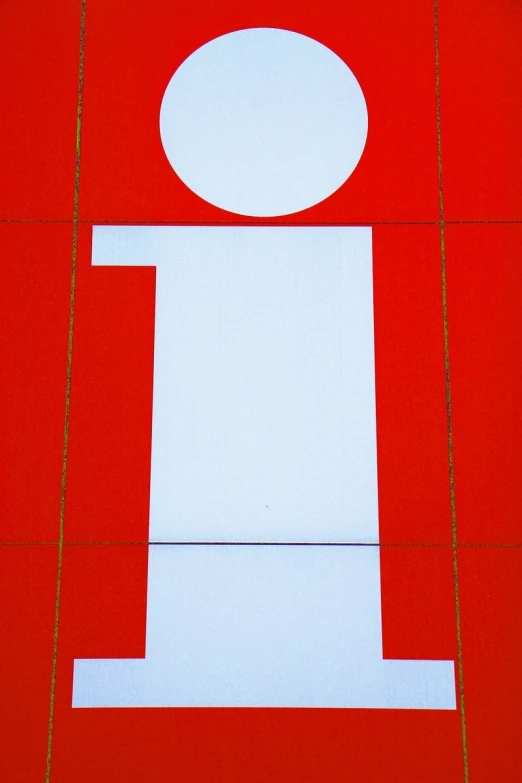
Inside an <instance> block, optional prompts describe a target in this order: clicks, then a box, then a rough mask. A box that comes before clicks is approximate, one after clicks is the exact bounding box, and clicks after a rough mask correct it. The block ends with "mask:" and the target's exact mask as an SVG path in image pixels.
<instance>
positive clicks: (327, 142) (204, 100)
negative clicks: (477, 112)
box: [160, 27, 368, 217]
mask: <svg viewBox="0 0 522 783" xmlns="http://www.w3.org/2000/svg"><path fill="white" fill-rule="evenodd" d="M160 132H161V139H162V142H163V147H164V149H165V153H166V155H167V158H168V159H169V162H170V164H171V166H172V167H173V168H174V170H175V171H176V173H177V174H178V176H179V177H180V178H181V179H182V180H183V182H184V183H185V184H186V185H187V186H188V187H189V188H190V189H191V190H193V191H194V192H195V193H197V194H198V195H199V196H201V198H203V199H205V200H206V201H208V202H210V203H211V204H214V205H215V206H218V207H221V208H222V209H226V210H229V211H230V212H236V213H239V214H243V215H255V216H265V217H266V216H274V215H285V214H289V213H293V212H298V211H300V210H303V209H306V208H307V207H311V206H313V205H314V204H317V203H318V202H320V201H322V200H323V199H325V198H327V197H328V196H330V195H331V194H332V193H333V192H334V191H336V190H337V189H338V188H339V187H340V186H341V185H342V184H343V183H344V182H345V181H346V179H347V178H348V177H349V176H350V174H351V173H352V172H353V170H354V169H355V167H356V166H357V163H358V162H359V159H360V157H361V155H362V152H363V149H364V146H365V143H366V136H367V132H368V114H367V109H366V102H365V99H364V95H363V92H362V90H361V87H360V86H359V83H358V81H357V79H356V78H355V76H354V74H353V73H352V72H351V70H350V69H349V68H348V66H347V65H346V63H344V62H343V61H342V60H341V59H340V58H339V57H338V56H337V55H336V54H335V53H334V52H332V51H331V50H330V49H328V48H327V47H326V46H324V45H323V44H321V43H319V42H318V41H315V40H314V39H312V38H309V37H307V36H305V35H300V34H298V33H295V32H291V31H289V30H280V29H275V28H266V27H258V28H251V29H247V30H238V31H236V32H232V33H228V34H227V35H223V36H220V37H219V38H215V39H214V40H212V41H209V42H208V43H206V44H205V45H204V46H202V47H201V48H199V49H197V51H195V52H194V53H193V54H191V55H190V57H188V58H187V59H186V60H185V61H184V62H183V63H182V64H181V66H180V67H179V68H178V69H177V70H176V72H175V73H174V75H173V77H172V79H171V81H170V83H169V85H168V87H167V89H166V91H165V95H164V98H163V103H162V106H161V115H160Z"/></svg>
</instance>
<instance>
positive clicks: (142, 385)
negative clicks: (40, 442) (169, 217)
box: [65, 225, 451, 543]
mask: <svg viewBox="0 0 522 783" xmlns="http://www.w3.org/2000/svg"><path fill="white" fill-rule="evenodd" d="M90 234H91V227H90V226H87V225H82V226H81V229H80V235H79V256H78V275H77V289H76V311H75V338H74V369H73V383H72V398H71V426H70V448H69V463H68V481H67V515H66V527H65V533H66V537H67V540H69V541H106V542H107V541H120V542H125V541H146V540H148V509H149V481H150V453H151V420H152V379H153V350H154V298H155V290H154V289H155V277H154V270H153V269H150V268H148V269H147V268H134V269H131V268H127V269H126V268H119V267H118V268H116V267H113V268H111V267H105V268H103V267H100V268H92V267H91V236H90ZM373 256H374V310H375V341H376V391H377V441H378V470H379V513H380V531H381V540H382V541H383V542H389V543H428V542H431V543H449V542H450V541H451V515H450V505H449V499H450V495H449V466H448V446H447V423H446V407H445V381H444V335H443V317H442V294H441V271H440V239H439V231H438V228H437V227H436V226H414V227H411V226H410V227H407V226H402V227H401V226H389V227H385V226H378V227H377V228H376V229H375V230H374V232H373Z"/></svg>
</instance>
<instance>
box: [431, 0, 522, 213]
mask: <svg viewBox="0 0 522 783" xmlns="http://www.w3.org/2000/svg"><path fill="white" fill-rule="evenodd" d="M439 6H440V13H439V18H440V25H439V37H440V90H441V122H442V152H443V163H444V201H445V211H446V219H448V220H522V184H521V183H522V155H521V154H520V124H521V122H522V105H521V103H520V81H521V79H522V47H521V46H520V40H521V37H522V6H521V4H520V3H519V2H518V0H494V2H493V0H464V2H459V3H455V2H453V1H452V0H439Z"/></svg>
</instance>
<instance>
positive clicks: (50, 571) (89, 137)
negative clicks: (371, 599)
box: [0, 0, 522, 783]
mask: <svg viewBox="0 0 522 783" xmlns="http://www.w3.org/2000/svg"><path fill="white" fill-rule="evenodd" d="M439 6H440V8H439V19H440V25H439V30H438V33H439V44H440V45H439V55H440V58H439V59H440V98H441V131H442V163H443V173H444V177H443V185H444V189H443V196H444V207H445V217H446V221H447V223H446V226H445V240H446V241H445V249H446V264H447V303H448V325H449V333H448V337H449V357H450V366H451V400H452V414H453V444H454V464H455V504H456V505H455V510H456V536H457V540H458V542H459V547H458V550H457V562H458V575H459V587H460V605H459V608H460V629H461V640H462V648H461V649H462V667H463V675H464V679H463V687H464V701H465V716H464V717H465V736H466V743H467V751H468V758H467V776H466V772H465V763H464V753H463V742H462V732H461V715H460V710H457V711H455V712H422V711H417V712H414V711H408V710H402V711H380V710H270V709H267V710H257V709H247V710H245V709H234V710H225V709H218V710H205V709H197V710H169V709H157V710H126V709H124V710H73V709H72V707H71V687H72V666H73V659H74V658H77V657H98V656H121V657H133V656H140V655H143V652H144V642H145V611H146V568H147V547H146V546H144V545H140V544H138V543H136V542H140V541H142V542H143V541H146V540H147V537H148V531H147V527H148V521H147V512H148V483H149V458H150V421H151V404H152V397H151V390H152V376H151V374H152V356H153V318H154V273H153V270H151V269H110V268H107V269H102V268H99V269H92V268H91V267H90V243H91V230H92V224H93V223H96V222H102V221H103V222H108V223H113V222H114V223H118V222H136V223H138V224H139V223H142V222H147V221H149V222H170V223H176V222H184V221H187V222H192V223H198V222H207V223H213V222H218V223H222V222H225V223H226V222H230V223H233V222H235V223H237V222H241V220H242V219H241V218H240V217H238V216H237V215H230V214H228V213H226V212H224V211H222V210H219V209H217V208H214V207H212V206H210V205H208V204H205V203H204V202H203V201H201V200H199V199H198V198H197V197H196V196H195V195H194V194H192V193H191V192H190V191H188V189H187V188H186V187H185V186H184V185H183V184H182V183H181V181H180V180H179V179H178V178H177V177H176V175H175V174H174V173H173V172H172V170H171V169H170V167H169V165H168V163H167V160H166V158H165V156H164V153H163V151H162V148H161V142H160V138H159V129H158V112H159V106H160V102H161V98H162V95H163V91H164V89H165V86H166V84H167V82H168V80H169V79H170V77H171V75H172V73H173V71H174V70H175V68H176V67H177V66H178V65H179V64H180V63H181V62H182V60H183V59H184V58H185V57H186V56H188V55H189V54H190V53H191V52H192V51H193V50H194V49H195V48H196V47H198V46H200V45H201V44H203V43H204V42H205V41H207V40H208V39H209V38H212V37H215V36H216V35H220V34H222V33H225V32H228V31H230V30H234V29H238V28H242V27H247V26H280V27H287V28H290V29H293V30H296V31H298V32H301V33H305V34H308V35H311V36H312V37H315V38H318V39H319V40H321V41H322V42H323V43H325V44H326V45H328V46H330V47H331V48H332V49H334V50H335V51H336V52H338V54H339V55H340V56H341V57H343V58H344V59H346V61H347V63H348V64H349V65H350V67H351V68H352V70H353V71H354V73H355V74H356V76H357V78H358V79H359V81H360V83H361V85H362V87H363V90H364V92H365V94H366V97H367V101H368V109H369V116H370V130H369V137H368V143H367V148H366V150H365V153H364V155H363V158H362V160H361V163H360V165H359V167H358V168H357V170H356V172H355V173H354V175H353V177H352V178H350V180H349V181H348V183H347V184H346V185H345V186H344V187H343V188H341V189H340V190H339V191H338V192H337V193H336V194H334V195H333V196H332V197H331V198H330V199H328V200H327V201H326V202H324V203H323V204H320V205H317V206H315V207H313V208H311V209H310V210H307V211H305V212H303V213H300V214H299V215H293V216H290V217H289V218H287V219H283V222H290V223H319V224H329V223H341V224H343V223H347V224H356V225H357V224H361V223H364V224H367V225H372V226H375V228H374V261H375V290H374V293H375V337H376V382H377V418H378V459H379V507H380V525H381V540H382V542H383V544H385V546H383V547H382V550H381V566H382V603H383V634H384V653H385V655H386V656H387V657H417V656H418V657H421V658H456V657H457V653H458V650H457V622H456V614H457V612H456V601H455V589H454V571H453V551H452V547H451V542H452V534H453V532H455V531H453V530H452V517H451V507H450V487H449V460H448V429H447V419H446V389H445V375H444V328H443V327H444V321H443V293H442V275H441V252H440V230H439V225H438V224H437V221H438V219H439V187H438V174H437V117H436V71H435V24H434V19H435V14H434V7H433V3H432V2H431V0H399V1H398V2H397V3H394V4H389V3H384V2H380V1H379V0H368V2H366V3H359V2H355V0H348V1H347V2H343V3H341V2H339V0H327V2H324V3H320V4H317V3H315V2H312V0H303V1H302V2H300V3H287V4H283V3H275V2H272V0H258V1H257V2H256V3H254V4H245V3H244V2H242V3H240V2H239V0H233V1H232V2H226V3H223V2H221V3H218V2H216V1H215V0H212V2H210V0H198V2H196V3H192V4H189V3H185V4H183V3H181V2H180V3H173V2H171V1H170V0H153V2H150V3H147V4H145V3H124V2H122V1H121V0H113V2H111V3H106V2H101V0H87V3H86V26H85V51H84V53H85V72H84V91H83V121H82V136H81V139H82V148H81V165H80V183H81V185H80V201H79V209H80V218H81V221H82V222H81V223H80V226H79V231H78V255H77V279H76V303H75V320H74V341H73V363H72V390H71V413H70V439H69V452H68V463H67V494H66V504H65V517H64V540H65V544H64V547H63V570H62V573H61V582H60V584H61V602H60V613H59V627H58V636H57V653H58V657H57V668H56V690H55V704H54V708H55V710H54V718H53V720H52V722H51V728H52V732H51V738H52V746H51V747H52V754H51V765H50V777H47V780H49V781H52V783H62V782H63V783H70V781H75V783H76V781H77V782H78V783H82V782H83V781H92V780H96V781H100V783H119V781H122V783H123V781H125V783H133V782H134V781H136V783H138V781H140V783H141V781H144V780H147V781H151V783H156V782H159V781H166V780H180V781H183V783H190V781H194V782H195V781H198V783H207V782H208V783H211V782H212V783H218V782H219V783H221V781H223V782H224V783H225V782H226V783H229V782H230V781H238V782H241V783H250V782H252V783H254V782H257V781H259V783H266V781H270V782H271V781H275V782H276V783H277V782H278V781H281V782H282V781H285V783H286V781H289V780H291V781H293V780H296V781H300V783H301V781H310V783H312V782H313V783H322V781H325V782H326V781H348V780H356V781H361V782H362V783H363V782H364V783H367V782H368V783H374V782H375V783H377V781H378V783H388V782H389V783H410V782H411V783H413V782H414V781H415V783H417V781H426V783H430V782H431V781H433V783H440V781H441V780H443V781H446V783H466V781H468V783H496V781H502V783H518V781H519V780H520V779H522V764H521V760H520V753H519V751H518V744H519V742H518V734H519V725H520V715H519V712H520V708H519V705H520V702H521V700H522V680H521V676H520V659H521V655H522V616H521V611H520V601H519V595H520V592H521V589H522V576H521V574H522V562H521V557H522V549H521V547H522V540H521V526H520V521H519V520H520V516H521V501H522V496H521V491H520V484H521V482H520V481H519V480H518V473H519V468H520V465H521V463H522V436H521V434H520V433H521V421H520V413H519V408H518V401H519V399H520V392H521V391H522V388H521V387H522V376H521V371H520V367H521V366H522V327H521V326H520V311H521V304H522V302H521V301H520V300H521V295H520V290H521V283H522V280H521V279H520V275H521V272H520V268H521V267H520V263H519V256H520V247H521V243H522V223H520V224H518V225H516V224H514V222H515V221H522V191H521V185H520V183H521V181H522V176H521V175H522V157H521V155H520V151H519V146H520V145H519V135H520V134H519V127H520V119H521V109H520V101H519V100H518V95H519V91H520V90H519V85H520V76H521V68H522V55H521V47H520V45H519V42H520V40H521V37H522V15H521V6H520V4H519V3H518V2H516V0H480V2H475V0H474V1H473V2H472V1H471V0H463V1H462V2H459V3H452V2H451V0H439ZM0 41H1V46H0V58H1V62H2V74H3V77H4V78H3V80H2V81H3V85H2V99H3V109H4V111H3V115H4V118H5V120H6V122H4V125H3V127H2V130H1V143H2V150H3V152H4V161H3V172H4V175H5V185H4V187H3V188H2V194H1V197H0V248H1V280H2V285H1V286H0V297H1V312H2V330H1V333H0V345H1V350H2V368H3V374H2V384H1V386H0V411H1V415H0V422H1V424H0V438H1V449H2V450H1V452H0V453H1V455H2V456H1V469H2V481H1V482H0V487H1V488H0V493H1V494H0V508H1V509H2V512H1V514H2V518H1V521H0V579H1V585H2V587H1V595H2V602H1V608H0V632H1V638H2V644H1V645H0V672H1V676H2V689H3V690H2V694H3V698H2V707H1V708H0V736H1V738H2V742H1V746H2V747H1V750H0V778H1V779H2V780H6V781H9V783H11V781H13V782H16V781H20V783H21V782H22V781H23V782H24V783H44V781H46V759H47V748H48V731H49V711H50V694H51V675H52V671H53V644H54V630H55V627H54V619H55V609H56V579H57V562H58V543H57V542H58V539H59V522H60V495H61V480H62V464H63V436H64V430H63V427H64V418H65V395H66V371H67V342H68V327H69V323H68V320H69V294H70V288H71V256H72V237H73V225H72V222H71V219H72V215H73V196H74V190H75V155H76V149H75V145H76V115H77V102H78V63H79V55H80V52H79V42H80V2H79V1H78V0H77V1H76V2H72V3H71V2H65V0H60V2H59V3H54V4H53V5H52V7H51V6H49V7H47V6H44V5H41V4H40V5H38V4H35V3H31V2H29V0H23V2H18V3H14V2H7V3H4V4H3V5H2V7H1V9H0ZM9 221H11V222H9ZM13 221H14V222H13ZM41 221H49V222H45V223H44V222H41ZM459 221H470V222H469V223H467V224H466V223H462V222H461V223H460V224H459V225H456V223H457V222H459ZM472 221H483V222H484V221H485V222H484V224H481V225H472V224H471V222H472ZM510 221H511V225H510V224H509V222H510ZM253 222H256V221H253ZM257 222H259V221H257ZM274 222H277V221H274ZM397 222H405V223H407V224H408V225H382V224H383V223H385V224H393V223H395V224H396V223H397ZM14 542H18V544H16V543H14ZM39 542H40V543H39ZM41 542H49V543H47V544H46V545H42V543H41ZM80 542H83V543H80ZM133 542H134V543H133Z"/></svg>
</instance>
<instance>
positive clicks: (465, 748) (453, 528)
mask: <svg viewBox="0 0 522 783" xmlns="http://www.w3.org/2000/svg"><path fill="white" fill-rule="evenodd" d="M433 10H434V29H435V99H436V107H437V159H438V179H439V225H440V260H441V278H442V314H443V322H444V372H445V385H446V419H447V425H448V467H449V490H450V504H451V536H452V549H453V584H454V590H455V619H456V632H457V671H458V685H459V704H460V721H461V732H462V760H463V766H464V783H469V766H468V741H467V733H466V710H465V701H464V667H463V661H462V632H461V620H460V615H461V609H460V590H459V565H458V537H457V510H456V501H455V469H454V461H453V457H454V455H453V423H452V410H451V377H450V357H449V329H448V296H447V281H446V236H445V221H444V188H443V166H442V133H441V100H440V50H439V2H438V0H434V3H433Z"/></svg>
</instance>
